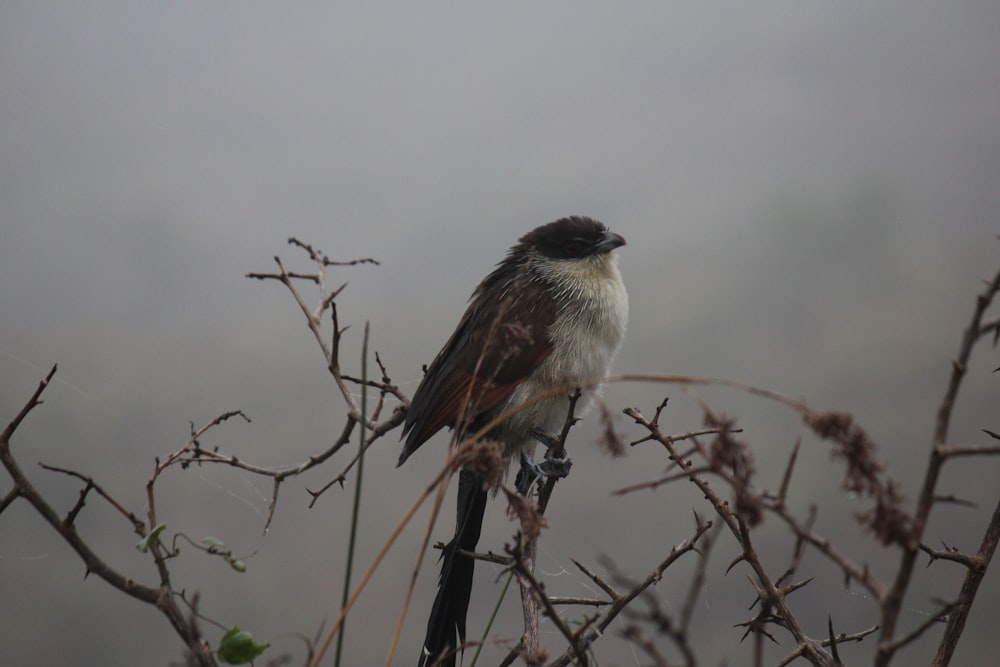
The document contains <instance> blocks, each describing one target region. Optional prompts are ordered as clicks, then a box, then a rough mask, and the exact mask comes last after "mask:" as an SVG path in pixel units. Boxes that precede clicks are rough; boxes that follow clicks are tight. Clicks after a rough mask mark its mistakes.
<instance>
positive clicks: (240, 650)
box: [218, 625, 270, 665]
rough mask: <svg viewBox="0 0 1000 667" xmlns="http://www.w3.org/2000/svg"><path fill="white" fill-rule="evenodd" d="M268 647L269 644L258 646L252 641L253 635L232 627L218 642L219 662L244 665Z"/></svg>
mask: <svg viewBox="0 0 1000 667" xmlns="http://www.w3.org/2000/svg"><path fill="white" fill-rule="evenodd" d="M268 646H270V644H258V643H257V642H255V641H254V640H253V635H251V634H250V633H249V632H243V631H242V630H240V629H239V627H238V626H235V625H234V626H233V629H232V630H230V631H229V632H227V633H226V634H225V635H223V636H222V641H220V642H219V650H218V655H219V660H221V661H222V662H224V663H226V664H227V665H245V664H246V663H248V662H250V661H251V660H253V659H254V658H256V657H257V656H258V655H260V654H261V653H263V652H264V650H265V649H266V648H267V647H268Z"/></svg>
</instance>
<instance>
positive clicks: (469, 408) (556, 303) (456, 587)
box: [399, 217, 628, 665]
mask: <svg viewBox="0 0 1000 667" xmlns="http://www.w3.org/2000/svg"><path fill="white" fill-rule="evenodd" d="M624 244H625V240H624V239H623V238H622V237H621V236H619V235H617V234H614V233H612V232H610V231H609V230H608V229H607V228H606V227H605V226H604V224H603V223H600V222H598V221H596V220H592V219H590V218H585V217H569V218H562V219H560V220H557V221H555V222H551V223H549V224H547V225H542V226H541V227H538V228H536V229H534V230H533V231H531V232H529V233H528V234H525V235H524V236H523V237H521V239H520V240H519V241H518V243H517V244H516V245H515V246H513V247H512V248H511V249H510V251H509V252H508V253H507V256H506V258H505V259H504V260H503V261H502V262H500V264H498V265H497V267H496V269H494V271H493V272H492V273H490V274H489V275H488V276H487V277H486V278H485V279H484V280H483V282H482V283H481V284H480V285H479V286H478V287H477V288H476V290H475V292H474V293H473V295H472V299H471V301H470V303H469V307H468V309H467V310H466V311H465V314H464V315H463V316H462V319H461V321H460V322H459V324H458V327H457V328H456V330H455V333H454V334H452V336H451V338H450V339H449V340H448V342H447V343H446V344H445V346H444V348H442V350H441V351H440V352H439V353H438V355H437V357H435V358H434V361H433V362H431V365H430V366H429V367H428V369H427V373H426V374H425V375H424V378H423V380H422V381H421V383H420V386H419V387H418V388H417V391H416V392H415V393H414V395H413V399H412V400H411V402H410V408H409V411H408V413H407V416H406V422H405V424H404V427H403V436H404V437H405V438H406V441H405V444H404V446H403V451H402V453H401V454H400V457H399V464H400V465H402V463H403V462H404V461H406V459H407V458H408V457H409V456H410V455H411V454H413V452H414V451H416V450H417V449H418V448H419V447H420V446H421V445H422V444H423V443H424V442H426V441H427V440H428V439H429V438H431V437H432V436H433V435H434V434H435V433H437V432H438V431H439V430H441V428H443V427H445V426H449V427H452V428H456V427H458V428H459V438H461V437H462V435H463V434H465V433H469V432H472V431H474V430H476V429H478V428H481V427H482V426H484V425H486V424H487V423H489V421H491V420H492V419H494V418H495V417H497V416H499V415H500V414H502V413H503V412H505V411H507V410H508V409H510V408H512V407H514V406H517V405H520V404H521V403H523V402H524V401H525V400H527V399H528V398H530V397H532V396H536V395H538V394H541V393H544V392H545V391H547V390H550V389H552V388H554V387H558V386H564V385H565V386H567V393H569V391H571V390H572V388H573V387H574V386H575V384H576V383H581V382H585V381H588V380H591V379H594V378H599V377H603V376H604V375H606V374H607V371H608V368H609V366H610V363H611V359H612V358H613V356H614V354H615V352H616V351H617V349H618V346H619V345H620V343H621V339H622V336H623V335H624V330H625V322H626V320H627V318H628V297H627V295H626V293H625V287H624V284H623V283H622V281H621V275H620V274H619V272H618V268H617V258H616V256H615V255H614V254H613V253H612V252H611V251H612V250H614V249H615V248H617V247H619V246H621V245H624ZM593 393H594V390H589V391H588V395H592V394H593ZM584 402H586V401H584ZM565 409H566V402H565V398H563V397H556V398H551V399H548V400H544V401H541V402H539V403H537V404H534V405H533V406H531V407H529V408H527V409H525V410H522V411H521V412H519V413H517V414H516V415H514V416H512V417H510V418H509V419H507V420H506V421H504V422H502V423H501V424H500V425H498V426H497V427H495V428H494V429H493V430H492V431H491V432H490V437H491V438H493V439H496V440H499V441H500V442H502V443H503V444H504V455H505V458H506V459H507V460H510V459H511V458H512V457H514V456H515V455H517V454H518V453H520V451H521V450H522V449H523V448H524V447H525V446H527V445H528V444H529V443H530V441H531V432H532V430H533V429H538V430H541V431H547V432H551V431H553V430H555V428H556V427H557V426H558V424H559V421H560V420H561V419H562V418H563V417H564V416H565ZM486 500H487V492H486V489H484V488H483V482H482V480H481V479H480V478H479V476H478V475H476V474H475V473H473V472H471V471H468V470H463V471H462V472H461V473H460V475H459V499H458V517H457V523H456V530H455V537H454V539H453V540H452V541H451V542H450V543H449V544H448V546H447V547H446V548H445V550H444V554H443V555H442V567H441V579H440V583H439V588H438V594H437V597H436V598H435V601H434V607H433V609H432V611H431V616H430V619H429V621H428V625H427V636H426V639H425V646H424V651H422V653H421V658H420V664H421V665H424V664H425V662H426V661H427V660H430V663H429V664H433V663H434V660H436V659H437V658H439V657H440V656H441V655H442V654H444V653H447V652H448V651H450V650H453V649H455V648H456V647H457V646H458V645H459V643H458V642H459V641H464V640H465V618H466V612H467V610H468V606H469V599H470V595H471V591H472V576H473V564H474V561H473V560H472V559H470V558H466V557H462V556H459V555H458V554H457V553H456V551H457V549H462V550H466V551H473V550H475V548H476V544H477V543H478V541H479V533H480V527H481V525H482V518H483V513H484V511H485V507H486ZM440 664H442V665H454V664H455V658H454V653H451V655H450V656H449V657H446V658H444V659H443V660H442V661H441V663H440Z"/></svg>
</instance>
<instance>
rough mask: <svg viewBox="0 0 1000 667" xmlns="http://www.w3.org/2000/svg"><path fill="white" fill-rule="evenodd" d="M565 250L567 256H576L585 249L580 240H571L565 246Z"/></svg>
mask: <svg viewBox="0 0 1000 667" xmlns="http://www.w3.org/2000/svg"><path fill="white" fill-rule="evenodd" d="M563 251H564V252H565V253H566V256H567V257H576V256H577V255H579V254H580V253H581V252H582V251H583V244H582V243H580V242H579V241H570V242H568V243H567V244H566V245H565V246H563Z"/></svg>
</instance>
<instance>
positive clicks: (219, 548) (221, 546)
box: [201, 537, 229, 553]
mask: <svg viewBox="0 0 1000 667" xmlns="http://www.w3.org/2000/svg"><path fill="white" fill-rule="evenodd" d="M201 541H202V544H205V545H206V546H208V550H209V552H210V553H217V552H218V553H221V552H224V551H229V550H228V549H226V543H225V542H223V541H222V540H220V539H216V538H214V537H203V538H201Z"/></svg>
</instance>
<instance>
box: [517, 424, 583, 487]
mask: <svg viewBox="0 0 1000 667" xmlns="http://www.w3.org/2000/svg"><path fill="white" fill-rule="evenodd" d="M531 436H532V437H533V438H534V439H535V440H537V441H538V442H540V443H542V444H543V445H544V446H545V449H546V452H545V458H544V459H542V462H541V463H535V462H534V461H532V460H531V457H530V456H528V453H527V452H524V451H522V452H521V469H520V470H518V472H517V479H516V480H515V482H514V485H515V487H516V488H517V492H518V493H520V494H521V495H522V496H526V495H528V491H530V490H531V486H532V484H534V483H535V482H536V481H538V480H539V479H562V478H563V477H566V476H567V475H569V471H570V468H572V467H573V461H572V460H571V459H570V458H569V457H568V456H566V457H563V458H556V457H554V456H552V455H551V454H552V448H553V447H554V446H555V445H556V443H557V442H558V441H557V439H556V438H555V437H553V436H552V435H549V434H548V433H545V432H543V431H540V430H538V429H533V430H532V431H531Z"/></svg>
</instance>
